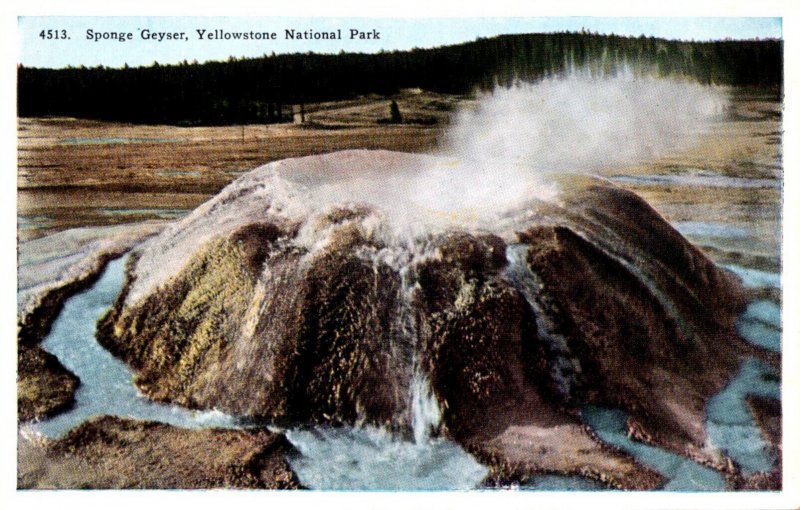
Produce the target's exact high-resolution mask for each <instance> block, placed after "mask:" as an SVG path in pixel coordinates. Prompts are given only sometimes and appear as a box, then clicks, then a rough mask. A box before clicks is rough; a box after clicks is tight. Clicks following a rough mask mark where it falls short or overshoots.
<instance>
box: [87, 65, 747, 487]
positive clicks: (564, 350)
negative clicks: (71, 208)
mask: <svg viewBox="0 0 800 510" xmlns="http://www.w3.org/2000/svg"><path fill="white" fill-rule="evenodd" d="M724 103H725V100H724V94H722V93H721V92H720V91H719V90H717V89H711V88H704V87H700V86H697V85H693V84H690V83H685V82H675V81H666V82H663V81H656V80H651V79H646V78H636V77H633V76H630V75H623V76H620V77H616V78H604V79H600V80H597V81H590V80H589V79H588V78H586V77H584V76H573V77H569V78H564V79H552V80H545V81H542V82H540V83H538V84H535V85H530V86H523V87H518V88H516V89H512V90H501V91H496V92H495V94H494V95H493V96H491V97H488V98H486V99H485V100H484V101H483V102H481V103H479V105H478V106H477V109H475V110H473V111H471V112H467V113H464V114H462V115H461V116H460V117H459V118H458V119H457V120H456V122H455V126H454V129H453V131H452V133H451V136H450V138H449V139H448V142H447V143H446V145H445V147H446V148H445V149H444V150H443V153H442V154H439V155H427V156H424V155H411V154H403V153H395V152H388V151H345V152H339V153H332V154H327V155H323V156H313V157H306V158H298V159H291V160H284V161H279V162H275V163H272V164H269V165H266V166H263V167H261V168H258V169H256V170H253V171H252V172H250V173H248V174H245V175H243V176H242V177H241V178H239V179H237V180H236V181H235V182H234V183H232V184H231V185H229V186H228V187H227V188H225V189H224V190H223V191H222V192H220V193H219V194H218V195H217V196H216V197H214V198H212V199H211V200H209V201H208V202H206V203H205V204H203V205H202V206H200V207H199V208H197V209H196V210H195V211H194V212H193V213H191V214H190V215H189V216H187V217H186V218H184V219H183V220H181V221H179V222H177V223H175V224H174V225H172V226H170V227H169V228H167V229H166V230H164V231H163V232H162V233H161V234H160V235H158V236H156V237H154V238H152V239H150V240H149V241H147V242H146V243H145V244H143V245H142V246H141V247H140V248H139V249H137V250H136V251H135V252H134V254H133V257H132V258H131V264H130V265H129V268H128V283H127V285H126V287H125V289H124V290H123V292H122V294H121V296H120V297H119V299H118V300H117V302H116V304H115V306H114V307H113V308H112V310H111V311H110V312H109V314H108V315H107V316H106V317H105V318H104V319H103V320H102V321H101V323H100V327H99V339H100V341H101V342H102V343H103V344H104V345H105V346H106V347H107V348H108V349H109V350H111V351H112V352H113V353H115V354H117V355H118V356H120V357H122V358H123V359H124V360H126V361H127V362H128V363H129V364H130V365H131V366H132V367H133V368H134V370H135V373H136V382H137V385H138V387H139V388H140V390H141V391H142V392H144V393H145V394H147V395H148V396H150V397H152V398H154V399H156V400H162V401H170V402H174V403H178V404H181V405H185V406H189V407H195V408H216V409H220V410H222V411H224V412H226V413H229V414H232V415H234V416H239V417H247V418H250V419H252V420H264V421H266V422H270V423H274V424H278V425H282V426H292V427H296V426H303V425H307V424H310V423H316V424H325V425H326V426H337V425H341V424H350V425H358V426H366V425H369V426H372V427H378V428H382V429H385V430H388V431H390V432H392V433H394V434H396V435H399V436H402V437H404V438H405V439H406V441H407V443H408V442H410V440H412V439H414V441H415V443H417V444H418V443H420V442H424V441H429V440H431V439H430V435H431V434H433V435H434V436H435V435H444V436H446V437H449V438H452V439H455V440H457V441H458V442H459V443H460V444H461V445H463V446H465V447H466V448H467V449H468V451H469V452H470V453H472V454H474V455H476V456H477V457H478V459H479V460H480V461H481V462H483V463H484V464H487V465H489V466H490V469H491V473H490V478H491V477H494V479H495V480H499V481H502V480H503V479H507V478H509V477H510V478H514V477H517V478H519V477H523V476H525V475H526V473H527V474H528V475H529V474H531V473H535V472H557V473H567V474H575V475H581V476H589V477H591V478H595V479H597V480H601V481H603V482H604V483H607V484H610V485H613V486H617V487H636V488H652V487H655V486H658V485H659V484H660V483H662V480H661V479H660V477H659V476H658V475H657V474H656V473H654V472H653V471H650V470H648V469H646V468H643V467H642V466H640V465H637V464H636V463H635V462H634V461H633V460H632V459H631V458H630V457H627V456H625V455H624V454H622V453H620V452H614V451H608V450H607V449H604V448H603V447H602V446H601V445H600V444H599V443H598V442H597V441H596V440H595V439H594V438H593V437H592V436H591V435H590V434H589V433H588V432H587V430H586V428H585V427H584V426H583V425H582V423H581V418H580V410H581V409H585V408H586V407H585V406H587V405H595V406H605V407H612V408H618V409H620V410H622V411H624V412H625V413H626V414H627V415H628V416H629V418H628V420H627V426H628V427H629V433H630V434H632V435H634V437H636V438H640V439H645V440H647V441H650V442H654V443H657V444H661V445H664V446H666V447H668V448H670V449H672V450H674V451H676V452H678V453H682V454H686V455H691V456H692V457H693V458H696V459H700V460H703V461H704V462H707V463H710V464H715V463H719V462H720V460H719V452H715V451H711V450H710V449H708V448H704V447H705V446H706V442H707V441H706V439H707V437H706V431H705V425H704V424H705V411H706V403H707V401H708V400H709V398H710V397H711V396H712V395H714V394H716V393H717V392H719V391H720V390H721V389H722V388H723V387H724V386H725V384H726V382H727V381H728V380H729V379H730V377H731V376H732V374H733V373H735V372H736V370H737V369H738V367H739V364H740V362H741V361H742V359H744V356H749V355H752V354H754V352H755V355H758V352H757V351H758V349H755V348H752V347H749V346H748V345H747V344H746V343H744V342H743V341H741V340H740V339H739V338H738V336H737V334H736V317H737V314H738V313H739V312H740V311H741V310H743V309H744V297H743V294H742V292H741V287H740V285H739V283H738V281H737V279H736V278H735V277H734V276H733V275H731V274H729V273H728V272H725V271H721V270H719V269H718V268H717V267H716V266H715V265H714V264H713V263H712V262H711V261H709V260H708V259H707V258H706V257H705V256H704V255H703V253H702V252H700V251H699V250H698V249H696V248H695V247H694V246H692V245H691V244H690V243H688V242H687V241H686V240H685V239H684V238H683V237H682V236H681V235H680V234H679V233H678V232H677V231H676V230H674V229H673V228H672V227H671V226H670V225H669V224H668V223H667V222H666V221H665V220H664V219H663V218H662V217H661V216H660V215H659V214H658V213H656V212H655V211H654V210H653V209H652V208H651V207H650V206H648V205H647V204H646V203H645V202H644V201H643V200H642V199H641V198H639V197H638V196H636V195H635V194H633V193H630V192H627V191H624V190H622V189H620V188H618V187H616V186H614V185H612V184H610V183H608V181H605V180H602V179H597V178H593V177H589V176H587V175H583V174H587V173H591V172H594V171H597V170H598V169H599V168H600V167H603V166H607V165H621V164H627V163H633V162H637V161H640V160H643V159H647V158H651V157H653V156H657V155H659V154H661V153H662V152H664V151H669V150H673V149H675V148H676V147H678V146H681V145H682V144H685V143H687V140H688V139H690V138H692V137H694V136H696V135H697V133H698V132H701V131H703V130H704V129H705V128H706V127H707V126H708V124H709V122H711V121H712V120H713V118H714V116H715V115H717V114H718V113H719V112H720V110H721V109H724ZM420 381H425V384H424V385H422V386H420ZM427 384H429V386H430V390H427V388H428V386H427ZM427 391H430V395H429V396H428V395H426V392H427ZM334 435H335V433H334ZM298 437H299V436H298ZM531 445H536V446H535V447H533V448H532V447H531Z"/></svg>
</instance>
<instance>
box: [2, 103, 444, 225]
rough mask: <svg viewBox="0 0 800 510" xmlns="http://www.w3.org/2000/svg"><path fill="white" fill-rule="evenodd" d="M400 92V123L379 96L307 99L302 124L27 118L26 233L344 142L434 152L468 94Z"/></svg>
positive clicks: (154, 212)
mask: <svg viewBox="0 0 800 510" xmlns="http://www.w3.org/2000/svg"><path fill="white" fill-rule="evenodd" d="M397 101H398V103H399V105H400V109H401V112H402V113H403V116H404V124H402V125H392V124H380V123H379V121H380V120H381V119H384V118H386V117H388V114H389V102H390V101H389V99H387V98H381V97H368V98H361V99H358V100H354V101H343V102H337V103H322V104H316V105H313V104H312V105H307V109H308V112H309V113H308V115H307V116H306V124H304V125H298V124H272V125H248V126H222V127H192V128H187V127H175V126H149V125H145V126H143V125H133V124H121V123H113V122H98V121H89V120H79V119H71V118H24V119H19V120H18V127H17V133H18V150H17V156H18V167H17V184H18V206H17V207H18V209H17V215H18V218H19V220H20V227H19V236H20V239H28V238H31V237H38V236H41V235H44V234H45V233H48V232H53V231H57V230H62V229H64V228H70V227H75V226H86V225H109V224H117V223H123V222H131V221H141V220H143V219H153V218H174V217H179V216H182V215H183V214H186V213H187V212H188V211H190V210H191V209H193V208H194V207H196V206H197V205H199V204H200V203H202V202H203V201H205V200H206V199H208V198H209V197H211V196H212V195H214V194H216V193H217V192H218V191H219V190H220V189H222V188H223V187H224V186H225V185H226V184H228V183H229V182H231V181H232V180H233V179H235V178H236V177H237V176H238V175H240V174H242V173H244V172H247V171H249V170H252V169H253V168H255V167H257V166H260V165H263V164H265V163H268V162H270V161H276V160H280V159H284V158H291V157H298V156H309V155H313V154H321V153H326V152H332V151H337V150H343V149H390V150H397V151H405V152H425V151H429V150H431V149H432V148H434V147H435V146H436V143H437V139H438V138H439V136H440V135H441V131H442V128H443V126H444V125H445V124H446V123H447V118H448V117H447V115H448V111H449V110H450V109H452V108H454V107H455V104H456V103H457V102H458V101H460V98H458V97H456V96H446V95H439V94H431V93H423V92H418V91H408V92H406V93H404V94H403V95H402V96H401V97H399V98H398V99H397ZM123 141H125V142H127V143H121V142H123Z"/></svg>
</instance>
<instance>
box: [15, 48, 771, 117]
mask: <svg viewBox="0 0 800 510" xmlns="http://www.w3.org/2000/svg"><path fill="white" fill-rule="evenodd" d="M571 68H586V69H588V70H589V71H590V72H592V73H596V74H613V73H615V72H617V71H618V70H620V69H622V68H628V69H631V70H633V71H634V72H639V73H654V74H656V75H662V76H672V75H675V76H691V77H694V78H696V79H698V80H699V81H701V82H703V83H719V84H728V85H757V86H781V84H782V81H783V43H782V41H778V40H765V41H715V42H702V43H700V42H682V41H667V40H664V39H656V38H652V37H651V38H646V37H638V38H632V37H619V36H614V35H610V36H605V35H594V34H579V33H556V34H520V35H504V36H498V37H494V38H491V39H478V40H476V41H473V42H469V43H463V44H457V45H453V46H443V47H438V48H432V49H424V50H423V49H413V50H410V51H393V52H381V53H378V54H363V53H339V54H336V55H321V54H315V53H303V54H300V53H297V54H291V55H272V56H264V57H261V58H252V59H231V60H229V61H227V62H208V63H205V64H188V63H182V64H177V65H159V64H153V65H152V66H150V67H139V68H130V67H127V66H126V67H124V68H121V69H110V68H104V67H97V68H91V69H87V68H84V67H81V68H67V69H37V68H26V67H22V66H20V68H19V70H18V92H19V93H18V115H19V116H21V117H29V116H45V115H67V116H75V117H81V118H94V119H103V120H116V121H126V122H137V123H168V124H180V125H194V124H207V125H214V124H232V123H244V122H247V123H251V122H260V123H271V122H288V121H290V120H291V115H290V112H289V110H288V106H289V105H292V104H298V103H307V102H316V101H330V100H340V99H348V98H352V97H356V96H359V95H365V94H383V95H391V94H394V93H396V92H397V91H398V90H400V89H402V88H411V87H419V88H422V89H425V90H430V91H434V92H442V93H456V94H463V93H471V92H473V91H475V90H476V89H478V90H491V89H492V88H494V87H495V86H496V85H500V86H511V85H513V84H514V83H516V82H518V81H533V80H536V79H538V78H541V77H543V76H548V75H552V74H557V73H560V72H563V71H565V70H569V69H571Z"/></svg>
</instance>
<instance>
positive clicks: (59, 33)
mask: <svg viewBox="0 0 800 510" xmlns="http://www.w3.org/2000/svg"><path fill="white" fill-rule="evenodd" d="M39 37H40V38H42V39H68V37H67V31H66V30H63V29H62V30H42V31H41V32H39Z"/></svg>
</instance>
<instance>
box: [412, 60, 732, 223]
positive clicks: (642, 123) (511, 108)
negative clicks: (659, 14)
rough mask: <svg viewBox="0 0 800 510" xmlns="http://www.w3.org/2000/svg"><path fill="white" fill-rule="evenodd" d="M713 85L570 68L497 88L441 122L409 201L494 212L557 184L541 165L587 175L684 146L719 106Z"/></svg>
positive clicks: (550, 191) (545, 193) (723, 98)
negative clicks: (447, 124) (443, 128)
mask: <svg viewBox="0 0 800 510" xmlns="http://www.w3.org/2000/svg"><path fill="white" fill-rule="evenodd" d="M727 103H728V99H727V95H726V93H725V92H724V90H723V89H721V88H719V87H711V86H704V85H700V84H697V83H694V82H689V81H679V80H669V79H657V78H650V77H642V76H636V75H634V74H633V73H630V72H627V73H621V74H618V75H616V76H608V77H600V78H598V77H592V76H590V75H589V73H582V72H575V73H573V74H571V75H568V76H561V77H552V78H547V79H544V80H542V81H540V82H537V83H534V84H520V85H517V86H515V87H512V88H507V89H506V88H498V89H496V90H495V91H494V92H492V93H491V94H486V95H484V96H483V97H481V98H480V101H479V102H478V104H477V106H476V107H475V108H472V109H464V110H462V111H461V112H459V113H458V114H457V116H456V118H455V119H454V122H453V125H452V126H451V129H450V130H449V131H448V133H447V136H446V139H445V146H444V148H443V150H442V155H443V156H444V157H445V158H446V159H447V160H448V161H449V168H447V166H446V165H439V166H437V167H434V168H431V169H429V170H428V171H427V172H426V173H423V174H422V175H421V176H420V178H419V179H418V180H417V183H416V188H415V193H414V196H413V197H412V200H414V201H417V202H421V203H423V204H425V205H426V206H427V207H429V208H432V209H434V210H440V211H446V212H458V211H468V212H470V214H472V213H474V212H475V211H476V210H479V211H481V213H488V212H489V211H492V212H494V213H499V212H501V211H503V210H508V209H511V208H514V207H518V206H520V205H522V204H521V202H524V201H526V200H530V199H532V198H538V199H544V200H548V199H550V198H552V197H553V196H554V195H555V194H556V193H557V189H556V187H555V185H554V183H553V182H552V179H550V178H548V177H547V174H559V173H583V174H592V173H597V172H598V171H600V170H602V169H606V168H614V167H624V166H628V165H632V164H636V163H641V162H645V161H649V160H653V159H656V158H659V157H662V156H665V155H668V154H670V153H674V152H676V151H680V150H684V149H686V148H687V147H689V146H691V145H692V144H693V143H695V141H696V140H697V137H698V136H699V135H701V134H703V133H704V132H707V131H708V130H709V128H710V127H711V125H712V123H713V122H714V121H715V120H717V119H718V118H719V116H720V115H722V114H723V113H724V112H725V110H726V108H727Z"/></svg>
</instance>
